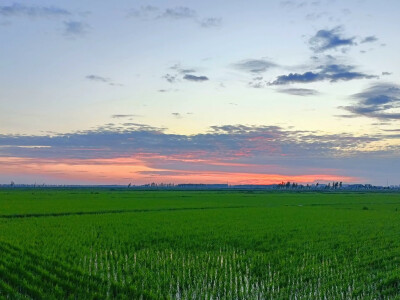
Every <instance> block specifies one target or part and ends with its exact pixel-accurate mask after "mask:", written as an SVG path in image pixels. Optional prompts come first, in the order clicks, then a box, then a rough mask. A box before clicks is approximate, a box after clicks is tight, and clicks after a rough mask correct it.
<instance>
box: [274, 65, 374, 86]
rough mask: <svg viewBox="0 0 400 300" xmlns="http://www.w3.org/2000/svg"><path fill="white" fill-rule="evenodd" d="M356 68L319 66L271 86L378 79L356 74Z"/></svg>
mask: <svg viewBox="0 0 400 300" xmlns="http://www.w3.org/2000/svg"><path fill="white" fill-rule="evenodd" d="M354 69H355V66H351V65H344V64H328V65H321V66H318V67H317V68H316V69H315V70H313V71H308V72H305V73H289V74H288V75H280V76H278V77H277V78H276V79H275V80H274V81H272V82H270V83H269V85H285V84H291V83H309V82H316V81H324V80H328V81H330V82H337V81H349V80H354V79H371V78H377V76H376V75H370V74H366V73H362V72H356V71H355V70H354Z"/></svg>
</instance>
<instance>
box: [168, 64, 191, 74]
mask: <svg viewBox="0 0 400 300" xmlns="http://www.w3.org/2000/svg"><path fill="white" fill-rule="evenodd" d="M170 69H171V70H175V71H176V72H178V73H180V74H188V73H195V72H197V69H196V68H185V67H182V66H181V65H180V64H175V65H173V66H172V67H170Z"/></svg>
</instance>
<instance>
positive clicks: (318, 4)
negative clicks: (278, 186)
mask: <svg viewBox="0 0 400 300" xmlns="http://www.w3.org/2000/svg"><path fill="white" fill-rule="evenodd" d="M399 12H400V1H398V0H382V1H376V0H350V1H349V0H348V1H344V0H310V1H294V0H292V1H291V0H289V1H280V0H271V1H265V0H263V1H261V0H248V1H243V0H240V1H239V0H232V1H220V0H214V1H211V0H204V1H171V0H168V1H167V0H163V1H161V0H160V1H155V0H154V1H153V0H146V1H133V0H130V1H128V0H119V1H102V0H100V1H99V0H79V1H78V0H68V1H67V0H52V1H50V0H48V1H43V0H37V1H18V2H14V1H8V0H2V1H0V45H1V47H0V55H1V59H0V80H1V88H0V183H10V182H11V181H14V182H16V183H35V182H36V183H47V184H128V183H130V182H131V183H132V184H144V183H150V182H158V183H159V182H171V183H189V182H190V183H229V184H270V183H279V182H281V181H288V180H289V181H296V182H299V183H315V182H327V181H332V180H335V181H343V182H344V183H372V184H378V185H386V183H387V182H389V184H393V185H398V184H400V126H399V125H400V80H399V79H400V73H399V72H400V59H399V53H400V35H399V28H400V19H399Z"/></svg>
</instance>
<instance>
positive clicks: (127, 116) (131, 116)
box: [111, 114, 138, 119]
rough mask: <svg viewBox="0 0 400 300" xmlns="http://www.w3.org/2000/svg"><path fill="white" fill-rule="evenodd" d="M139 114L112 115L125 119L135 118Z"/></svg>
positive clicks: (115, 117)
mask: <svg viewBox="0 0 400 300" xmlns="http://www.w3.org/2000/svg"><path fill="white" fill-rule="evenodd" d="M137 116H138V115H132V114H130V115H112V116H111V118H113V119H123V118H133V117H137Z"/></svg>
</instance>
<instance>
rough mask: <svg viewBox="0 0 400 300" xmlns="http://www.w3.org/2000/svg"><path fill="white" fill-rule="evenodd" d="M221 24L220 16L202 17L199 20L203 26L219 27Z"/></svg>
mask: <svg viewBox="0 0 400 300" xmlns="http://www.w3.org/2000/svg"><path fill="white" fill-rule="evenodd" d="M221 24H222V19H221V18H204V19H202V20H200V26H201V27H204V28H210V27H219V26H221Z"/></svg>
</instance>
